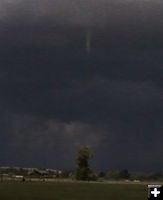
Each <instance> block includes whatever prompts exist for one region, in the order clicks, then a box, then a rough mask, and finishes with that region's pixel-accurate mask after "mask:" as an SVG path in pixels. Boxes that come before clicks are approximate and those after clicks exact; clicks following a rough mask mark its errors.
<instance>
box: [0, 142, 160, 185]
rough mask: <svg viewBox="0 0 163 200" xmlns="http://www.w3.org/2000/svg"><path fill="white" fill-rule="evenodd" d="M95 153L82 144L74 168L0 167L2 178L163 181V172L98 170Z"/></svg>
mask: <svg viewBox="0 0 163 200" xmlns="http://www.w3.org/2000/svg"><path fill="white" fill-rule="evenodd" d="M93 157H94V155H93V154H92V153H91V151H90V149H89V148H88V147H87V146H82V147H81V148H80V149H79V150H78V152H77V154H76V158H75V161H76V166H75V169H74V170H53V169H45V168H18V167H0V178H1V180H4V178H11V179H12V178H17V177H19V178H20V177H22V178H23V179H22V180H25V179H24V178H27V179H28V178H29V179H32V178H40V179H41V178H57V179H72V180H82V181H134V182H140V181H163V174H162V173H149V174H146V173H133V172H129V171H128V170H127V169H123V170H119V171H101V172H96V171H94V170H93V169H91V168H90V167H89V160H90V159H92V158H93Z"/></svg>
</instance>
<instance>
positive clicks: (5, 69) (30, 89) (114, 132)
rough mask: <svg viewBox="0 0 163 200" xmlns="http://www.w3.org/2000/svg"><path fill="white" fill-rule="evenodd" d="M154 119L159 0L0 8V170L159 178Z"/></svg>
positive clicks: (162, 13) (66, 0)
mask: <svg viewBox="0 0 163 200" xmlns="http://www.w3.org/2000/svg"><path fill="white" fill-rule="evenodd" d="M88 46H89V47H88ZM88 48H89V49H88ZM162 120H163V1H162V0H157V1H156V0H143V1H142V0H53V1H52V0H46V1H42V0H28V1H25V0H1V1H0V165H14V166H28V167H37V166H38V167H49V168H59V169H63V168H72V167H73V164H74V163H73V158H74V155H75V152H76V150H77V149H78V148H79V146H80V145H89V146H90V147H91V149H92V150H93V152H94V153H95V158H94V161H93V166H94V167H95V168H96V169H108V170H111V169H123V168H128V169H129V170H132V171H162V166H163V159H162V154H163V148H162V144H163V135H162V134H163V121H162Z"/></svg>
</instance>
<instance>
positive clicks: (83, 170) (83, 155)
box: [76, 146, 92, 180]
mask: <svg viewBox="0 0 163 200" xmlns="http://www.w3.org/2000/svg"><path fill="white" fill-rule="evenodd" d="M91 158H92V153H91V152H90V149H89V148H88V147H87V146H82V147H80V149H79V151H78V152H77V157H76V164H77V168H76V179H77V180H89V178H90V175H91V174H92V171H91V169H90V168H89V164H88V160H89V159H91Z"/></svg>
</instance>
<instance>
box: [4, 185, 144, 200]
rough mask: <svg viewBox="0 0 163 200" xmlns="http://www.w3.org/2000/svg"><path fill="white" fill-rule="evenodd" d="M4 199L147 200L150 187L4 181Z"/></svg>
mask: <svg viewBox="0 0 163 200" xmlns="http://www.w3.org/2000/svg"><path fill="white" fill-rule="evenodd" d="M0 199H2V200H131V199H132V200H145V199H147V185H143V184H131V185H130V184H105V183H101V184H100V183H75V182H74V183H71V182H10V181H9V182H1V183H0Z"/></svg>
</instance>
